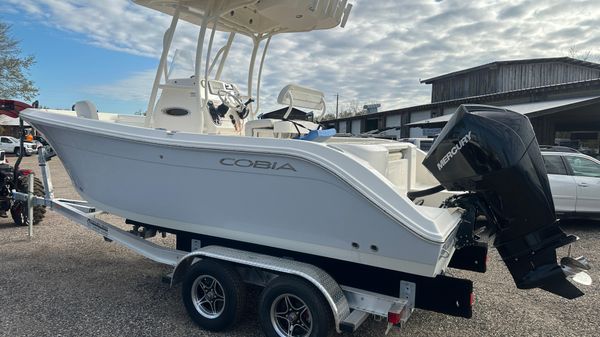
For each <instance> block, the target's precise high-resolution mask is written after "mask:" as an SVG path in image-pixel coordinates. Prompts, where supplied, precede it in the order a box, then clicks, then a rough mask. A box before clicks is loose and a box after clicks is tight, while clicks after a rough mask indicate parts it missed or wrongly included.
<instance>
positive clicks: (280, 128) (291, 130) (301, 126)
mask: <svg viewBox="0 0 600 337" xmlns="http://www.w3.org/2000/svg"><path fill="white" fill-rule="evenodd" d="M318 128H319V124H316V123H313V122H309V121H277V122H274V123H273V133H275V134H293V135H296V136H301V135H305V134H307V133H309V132H310V131H311V130H316V129H318ZM298 133H300V135H298Z"/></svg>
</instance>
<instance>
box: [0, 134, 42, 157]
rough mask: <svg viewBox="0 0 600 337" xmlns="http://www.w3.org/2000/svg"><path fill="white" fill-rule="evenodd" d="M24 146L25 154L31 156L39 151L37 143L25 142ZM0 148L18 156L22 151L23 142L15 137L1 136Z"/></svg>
mask: <svg viewBox="0 0 600 337" xmlns="http://www.w3.org/2000/svg"><path fill="white" fill-rule="evenodd" d="M23 147H24V148H25V153H24V155H26V156H31V155H32V154H34V153H36V152H37V145H36V144H34V143H32V142H24V143H23ZM0 150H3V151H6V152H7V153H14V154H15V155H17V156H18V155H19V152H21V142H20V140H19V139H17V138H15V137H10V136H0Z"/></svg>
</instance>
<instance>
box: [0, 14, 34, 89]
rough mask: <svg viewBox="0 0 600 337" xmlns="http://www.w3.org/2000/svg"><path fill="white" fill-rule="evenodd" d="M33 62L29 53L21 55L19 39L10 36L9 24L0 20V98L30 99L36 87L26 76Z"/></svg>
mask: <svg viewBox="0 0 600 337" xmlns="http://www.w3.org/2000/svg"><path fill="white" fill-rule="evenodd" d="M34 63H35V58H34V57H33V56H31V55H28V56H22V55H21V49H20V48H19V41H17V40H14V39H13V38H12V37H11V36H10V25H8V24H6V23H3V22H0V98H22V99H25V100H28V101H32V100H33V99H34V98H35V97H36V96H37V94H38V89H37V88H36V87H35V85H34V84H33V82H32V81H31V80H29V79H28V78H27V72H28V71H29V68H30V67H31V66H32V65H33V64H34Z"/></svg>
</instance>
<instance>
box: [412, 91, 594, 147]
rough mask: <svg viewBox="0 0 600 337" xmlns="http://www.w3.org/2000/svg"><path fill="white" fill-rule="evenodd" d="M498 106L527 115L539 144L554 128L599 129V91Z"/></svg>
mask: <svg viewBox="0 0 600 337" xmlns="http://www.w3.org/2000/svg"><path fill="white" fill-rule="evenodd" d="M497 106H499V107H501V108H505V109H507V110H512V111H515V112H518V113H521V114H524V115H526V116H527V117H529V119H530V120H531V124H532V125H533V128H534V130H535V133H536V137H537V139H538V142H539V143H540V144H548V145H552V144H554V143H555V139H556V133H557V132H583V131H588V132H599V131H600V92H598V95H597V96H586V97H578V98H568V99H559V100H552V101H541V102H532V103H521V104H510V105H497ZM451 117H452V114H448V115H443V116H439V117H434V118H430V119H426V120H422V121H418V122H413V123H408V124H407V126H409V127H420V128H423V129H435V128H442V127H444V125H446V123H447V122H448V121H449V120H450V118H451Z"/></svg>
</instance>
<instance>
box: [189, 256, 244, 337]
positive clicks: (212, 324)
mask: <svg viewBox="0 0 600 337" xmlns="http://www.w3.org/2000/svg"><path fill="white" fill-rule="evenodd" d="M181 295H182V298H183V304H184V305H185V308H186V310H187V312H188V314H189V315H190V317H191V318H192V320H193V321H194V322H195V323H196V324H198V325H199V326H200V327H201V328H203V329H205V330H209V331H223V330H227V329H228V328H230V327H232V326H233V325H234V324H235V323H236V322H237V321H238V320H239V318H240V317H241V315H242V311H243V310H244V307H245V301H246V285H245V284H244V282H243V281H242V279H241V278H240V275H239V274H238V272H237V271H236V270H235V268H233V266H232V265H231V264H229V263H226V262H218V261H215V260H211V259H203V260H201V261H199V262H196V263H194V264H193V265H192V266H191V267H190V270H189V271H188V272H187V273H186V275H185V277H184V280H183V285H182V287H181Z"/></svg>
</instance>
